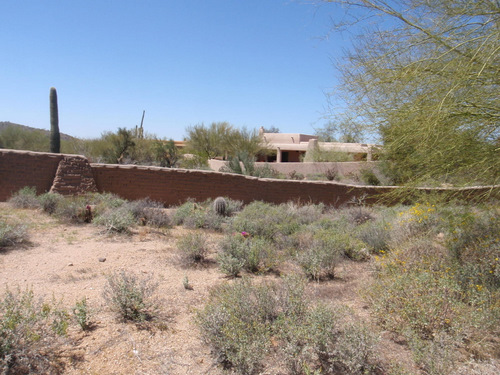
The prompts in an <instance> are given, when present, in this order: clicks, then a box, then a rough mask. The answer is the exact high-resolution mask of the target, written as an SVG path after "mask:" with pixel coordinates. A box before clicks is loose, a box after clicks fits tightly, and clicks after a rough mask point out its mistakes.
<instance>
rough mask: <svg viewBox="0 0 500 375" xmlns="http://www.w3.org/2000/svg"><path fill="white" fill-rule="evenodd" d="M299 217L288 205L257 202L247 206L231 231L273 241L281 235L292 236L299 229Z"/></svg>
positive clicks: (232, 224)
mask: <svg viewBox="0 0 500 375" xmlns="http://www.w3.org/2000/svg"><path fill="white" fill-rule="evenodd" d="M299 226H300V225H299V221H298V215H297V214H296V213H294V212H291V211H290V210H289V209H288V208H287V205H279V206H275V205H271V204H268V203H264V202H260V201H255V202H252V203H250V204H249V205H247V206H245V207H244V208H243V210H242V211H241V212H240V213H239V214H238V215H237V216H236V217H235V218H234V220H233V221H232V223H231V229H232V230H233V231H235V232H240V233H241V232H248V233H250V235H252V236H254V237H264V238H266V239H268V240H271V241H273V240H274V239H276V237H277V236H279V235H290V234H292V233H294V232H295V231H297V230H298V228H299Z"/></svg>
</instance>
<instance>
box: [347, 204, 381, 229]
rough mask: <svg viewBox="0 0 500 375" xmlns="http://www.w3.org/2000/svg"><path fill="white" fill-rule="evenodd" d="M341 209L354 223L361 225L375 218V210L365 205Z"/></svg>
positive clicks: (350, 221)
mask: <svg viewBox="0 0 500 375" xmlns="http://www.w3.org/2000/svg"><path fill="white" fill-rule="evenodd" d="M339 211H340V214H341V215H343V216H344V217H345V218H346V219H347V220H348V221H349V223H351V224H352V225H361V224H364V223H366V222H367V221H369V220H372V219H373V210H372V209H371V208H369V207H367V206H365V205H352V206H351V207H347V208H344V209H341V210H339Z"/></svg>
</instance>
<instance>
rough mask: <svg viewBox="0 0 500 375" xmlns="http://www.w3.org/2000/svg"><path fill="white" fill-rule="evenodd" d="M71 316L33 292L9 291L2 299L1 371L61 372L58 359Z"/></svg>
mask: <svg viewBox="0 0 500 375" xmlns="http://www.w3.org/2000/svg"><path fill="white" fill-rule="evenodd" d="M68 319H69V316H68V314H67V312H66V311H65V310H63V309H61V308H59V307H58V306H57V305H55V304H51V303H43V301H41V300H38V299H36V298H35V296H34V294H33V292H32V291H31V290H28V289H27V290H25V291H21V290H19V289H18V290H17V291H16V292H12V291H10V290H7V291H6V293H5V295H4V297H3V299H2V300H0V369H2V373H5V374H27V373H29V374H48V373H62V367H63V366H62V365H61V362H60V361H59V360H58V358H57V354H56V353H58V352H59V351H58V349H59V348H60V347H61V346H62V340H61V339H60V336H62V335H65V334H66V329H67V327H68Z"/></svg>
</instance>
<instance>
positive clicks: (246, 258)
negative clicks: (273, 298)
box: [217, 232, 278, 277]
mask: <svg viewBox="0 0 500 375" xmlns="http://www.w3.org/2000/svg"><path fill="white" fill-rule="evenodd" d="M246 236H247V234H246V233H245V232H244V233H242V234H240V233H237V234H233V235H227V236H225V237H224V238H223V239H222V240H221V242H220V244H219V247H220V251H219V253H218V255H217V261H218V263H219V268H220V269H221V271H222V272H224V273H225V274H227V275H229V276H233V277H236V276H238V275H239V274H240V272H241V271H242V270H243V269H244V270H246V271H248V272H253V273H263V272H267V271H269V270H271V269H272V268H274V267H275V266H276V265H277V264H278V255H277V251H276V249H275V247H274V246H273V244H272V243H271V242H270V241H269V240H266V239H264V238H258V237H257V238H251V237H246Z"/></svg>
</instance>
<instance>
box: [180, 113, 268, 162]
mask: <svg viewBox="0 0 500 375" xmlns="http://www.w3.org/2000/svg"><path fill="white" fill-rule="evenodd" d="M186 131H187V133H188V135H187V137H186V148H187V150H186V151H187V152H188V153H191V154H194V155H196V156H197V157H199V158H200V159H201V160H204V161H206V160H208V159H213V158H216V157H221V158H223V159H225V160H227V159H228V158H230V157H232V156H234V155H236V154H237V153H238V152H245V153H247V154H249V155H254V156H255V155H257V154H258V153H259V152H261V151H262V150H263V149H264V148H265V146H264V145H263V144H262V142H261V139H260V137H259V135H258V133H257V132H256V131H250V130H247V129H241V130H238V129H235V128H234V127H233V126H232V125H230V124H229V123H227V122H213V123H212V124H210V126H205V125H203V124H201V125H196V126H193V127H188V128H187V129H186Z"/></svg>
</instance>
